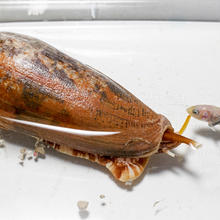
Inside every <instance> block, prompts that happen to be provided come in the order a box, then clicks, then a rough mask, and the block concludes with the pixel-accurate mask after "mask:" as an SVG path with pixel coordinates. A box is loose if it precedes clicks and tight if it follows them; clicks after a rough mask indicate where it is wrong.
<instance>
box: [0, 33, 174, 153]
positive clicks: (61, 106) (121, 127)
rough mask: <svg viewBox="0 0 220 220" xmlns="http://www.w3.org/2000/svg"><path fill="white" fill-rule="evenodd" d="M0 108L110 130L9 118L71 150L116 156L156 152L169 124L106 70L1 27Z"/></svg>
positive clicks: (24, 115)
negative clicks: (98, 133) (90, 133)
mask: <svg viewBox="0 0 220 220" xmlns="http://www.w3.org/2000/svg"><path fill="white" fill-rule="evenodd" d="M0 110H1V114H3V115H4V114H6V115H8V116H9V115H10V117H13V118H16V119H23V120H29V121H35V122H39V123H45V124H50V125H56V126H61V127H67V128H75V129H82V130H92V131H118V132H119V133H118V134H114V135H110V136H104V137H103V136H97V137H96V136H95V137H86V136H83V137H82V136H75V135H67V134H59V133H54V132H52V131H49V130H41V129H35V128H31V127H30V126H24V125H23V126H22V125H17V124H16V123H11V124H7V123H4V122H2V120H0V125H1V126H2V127H4V128H7V129H12V130H16V131H21V132H24V133H27V134H29V135H32V136H37V137H40V138H42V139H45V140H47V141H50V142H53V143H57V144H59V145H64V146H68V147H71V148H73V149H75V150H79V151H83V152H87V153H92V154H99V155H106V156H117V157H135V156H142V155H150V154H153V153H156V152H157V151H158V149H159V148H160V144H161V141H162V136H163V133H164V132H165V130H166V129H171V130H172V127H171V125H170V123H169V121H168V120H167V119H166V118H165V117H164V116H162V115H159V114H157V113H155V112H154V111H152V110H151V109H150V108H149V107H147V106H146V105H145V104H143V103H142V102H141V101H140V100H139V99H137V98H136V97H135V96H134V95H132V94H131V93H130V92H128V91H127V90H126V89H124V88H123V87H121V86H120V85H119V84H117V83H116V82H114V81H113V80H111V79H110V78H108V77H107V76H105V75H104V74H102V73H100V72H98V71H96V70H94V69H92V68H91V67H89V66H87V65H84V64H82V63H80V62H79V61H77V60H75V59H73V58H71V57H69V56H67V55H66V54H64V53H62V52H60V51H58V50H57V49H55V48H53V47H51V46H50V45H48V44H46V43H44V42H42V41H40V40H38V39H35V38H32V37H27V36H24V35H20V34H13V33H3V32H0Z"/></svg>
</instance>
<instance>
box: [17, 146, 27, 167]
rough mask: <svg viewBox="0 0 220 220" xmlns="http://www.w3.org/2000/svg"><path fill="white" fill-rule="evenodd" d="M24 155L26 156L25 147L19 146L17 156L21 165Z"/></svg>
mask: <svg viewBox="0 0 220 220" xmlns="http://www.w3.org/2000/svg"><path fill="white" fill-rule="evenodd" d="M25 156H26V149H25V148H21V149H20V154H19V156H18V158H19V163H20V164H21V165H23V163H24V162H23V161H24V159H25Z"/></svg>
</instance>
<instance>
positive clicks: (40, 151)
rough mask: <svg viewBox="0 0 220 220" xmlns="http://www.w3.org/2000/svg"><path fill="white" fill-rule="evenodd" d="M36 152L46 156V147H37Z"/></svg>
mask: <svg viewBox="0 0 220 220" xmlns="http://www.w3.org/2000/svg"><path fill="white" fill-rule="evenodd" d="M35 152H37V153H40V154H42V155H45V150H44V147H36V148H35Z"/></svg>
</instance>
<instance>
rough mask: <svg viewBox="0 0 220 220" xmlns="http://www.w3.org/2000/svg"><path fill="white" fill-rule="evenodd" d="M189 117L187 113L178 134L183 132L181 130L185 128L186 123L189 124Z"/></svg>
mask: <svg viewBox="0 0 220 220" xmlns="http://www.w3.org/2000/svg"><path fill="white" fill-rule="evenodd" d="M190 118H191V115H188V116H187V117H186V120H185V122H184V123H183V125H182V127H181V129H180V130H179V131H178V134H183V132H184V131H185V130H186V127H187V125H188V124H189V121H190Z"/></svg>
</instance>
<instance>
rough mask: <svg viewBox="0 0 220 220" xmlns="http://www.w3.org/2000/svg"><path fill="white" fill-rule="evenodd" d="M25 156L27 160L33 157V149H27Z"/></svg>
mask: <svg viewBox="0 0 220 220" xmlns="http://www.w3.org/2000/svg"><path fill="white" fill-rule="evenodd" d="M26 157H27V159H28V160H31V159H32V158H33V151H31V150H29V151H27V154H26Z"/></svg>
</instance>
